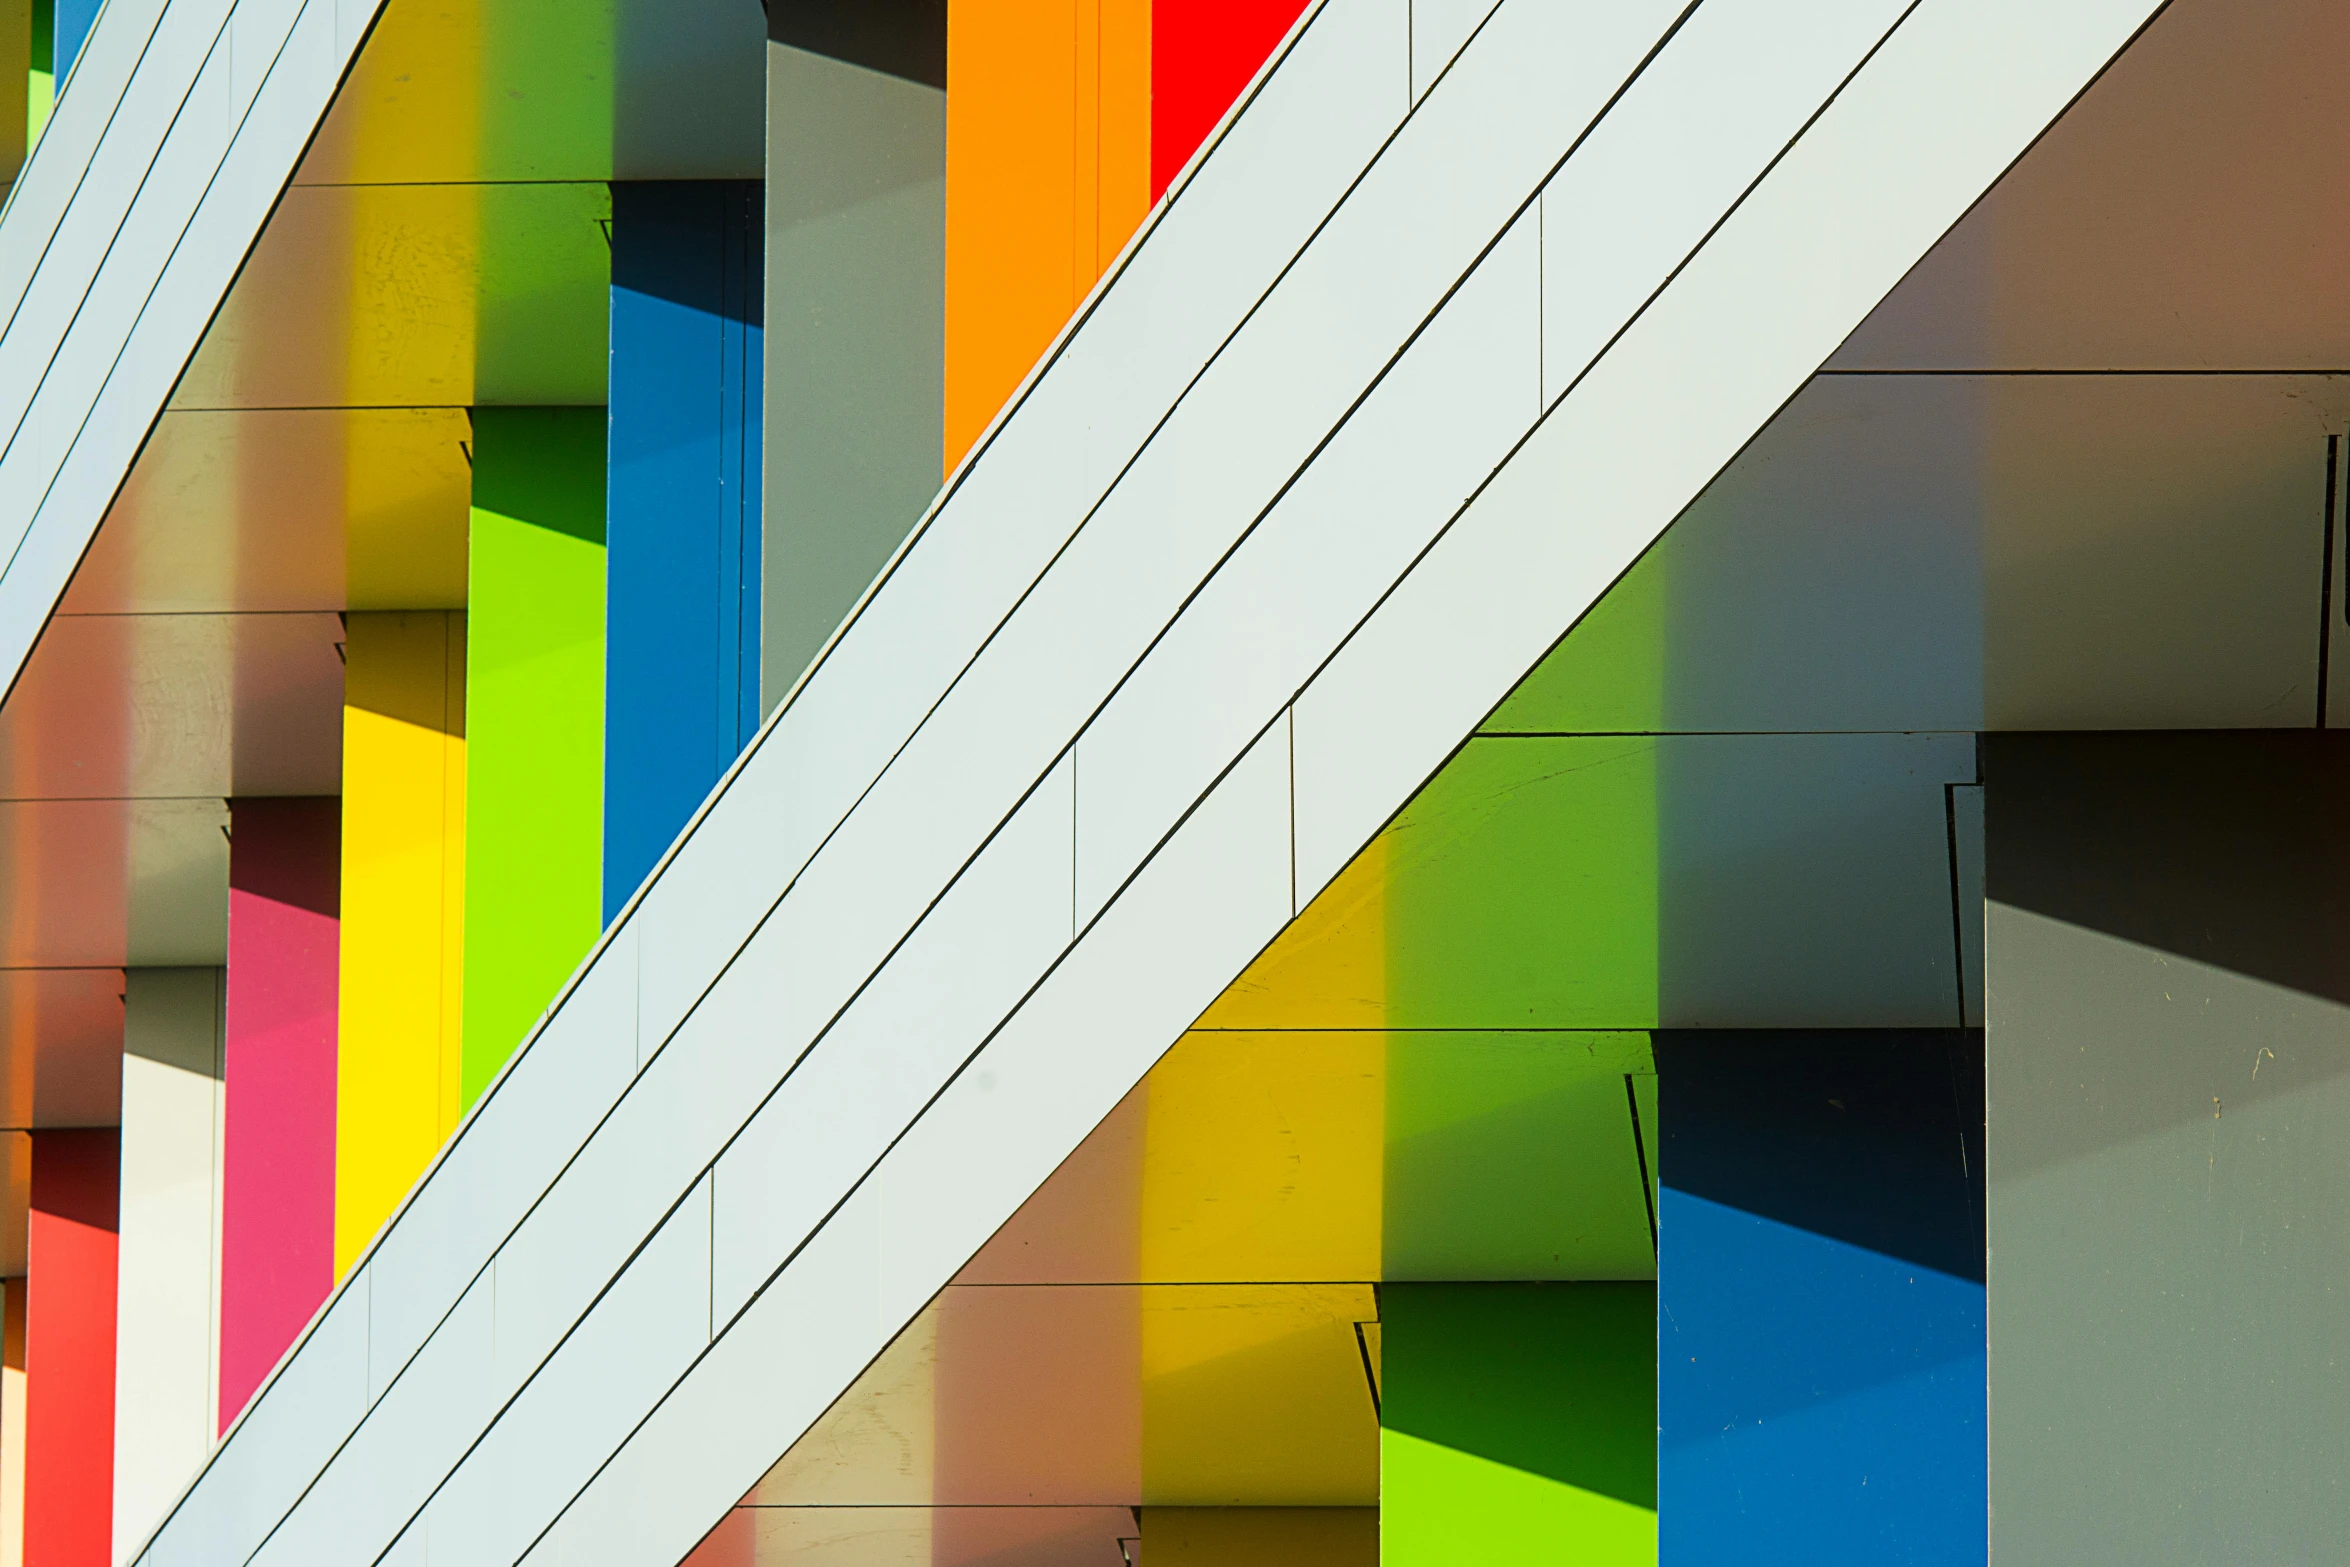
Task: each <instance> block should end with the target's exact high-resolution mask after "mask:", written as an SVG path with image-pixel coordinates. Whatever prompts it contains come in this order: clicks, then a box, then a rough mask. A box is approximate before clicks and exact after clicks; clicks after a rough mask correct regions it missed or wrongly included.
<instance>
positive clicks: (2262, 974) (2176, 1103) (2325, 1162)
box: [1984, 729, 2350, 1563]
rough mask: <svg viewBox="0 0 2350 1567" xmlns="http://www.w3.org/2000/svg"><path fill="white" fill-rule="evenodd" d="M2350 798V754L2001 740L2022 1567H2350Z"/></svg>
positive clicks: (1992, 799) (2004, 1552) (2294, 734)
mask: <svg viewBox="0 0 2350 1567" xmlns="http://www.w3.org/2000/svg"><path fill="white" fill-rule="evenodd" d="M2346 796H2350V735H2345V734H2343V733H2342V732H2341V731H2338V730H2322V731H2321V730H2306V729H2305V730H2298V731H2296V730H2286V729H2276V730H2237V731H2233V732H2212V733H2179V732H2172V733H2134V734H2133V733H2120V734H1992V735H1988V736H1986V737H1985V744H1984V799H1985V805H1986V810H1987V820H1986V823H1985V841H1986V845H1987V848H1988V864H1987V876H1986V883H1985V892H1986V894H1987V902H1986V905H1985V919H1984V926H1985V944H1984V945H1985V954H1984V978H1985V991H1986V1001H1987V1003H1988V1007H1989V1013H1988V1017H1987V1028H1986V1036H1985V1037H1986V1040H1987V1055H1988V1058H1989V1062H1988V1065H1989V1071H1988V1087H1987V1097H1988V1101H1989V1135H1988V1141H1989V1147H1988V1163H1989V1171H1990V1183H1989V1186H1990V1189H1989V1200H1988V1209H1989V1243H1990V1244H1989V1261H1990V1268H1989V1286H1990V1300H1989V1312H1988V1317H1989V1331H1990V1368H1991V1372H1990V1375H1991V1386H1990V1400H1989V1425H1990V1501H1991V1547H1992V1552H1993V1559H1994V1560H1997V1561H2000V1562H2010V1561H2013V1562H2072V1561H2129V1562H2148V1563H2153V1562H2164V1563H2169V1562H2216V1561H2263V1562H2289V1561H2322V1560H2326V1559H2328V1558H2330V1557H2334V1556H2338V1555H2339V1554H2340V1552H2341V1543H2340V1542H2341V1534H2342V1508H2341V1502H2340V1494H2341V1473H2340V1471H2341V1455H2342V1454H2343V1453H2344V1452H2346V1451H2350V1332H2346V1331H2345V1326H2344V1319H2343V1314H2342V1311H2341V1308H2340V1302H2341V1301H2342V1300H2344V1299H2345V1298H2350V1209H2346V1208H2345V1207H2344V1205H2343V1203H2342V1201H2341V1193H2342V1192H2343V1191H2344V1190H2345V1189H2346V1188H2350V1139H2345V1138H2344V1136H2343V1135H2342V1130H2343V1127H2344V1125H2345V1124H2346V1122H2350V1074H2345V1073H2344V1071H2343V1070H2342V1068H2343V1063H2344V1062H2345V1061H2346V1060H2350V966H2346V965H2345V963H2344V959H2343V954H2344V953H2345V952H2350V891H2346V889H2350V827H2346V826H2345V824H2344V820H2343V814H2342V808H2341V806H2342V801H2343V799H2344V798H2345V797H2346Z"/></svg>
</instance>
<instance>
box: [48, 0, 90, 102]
mask: <svg viewBox="0 0 2350 1567" xmlns="http://www.w3.org/2000/svg"><path fill="white" fill-rule="evenodd" d="M101 3H102V0H53V7H54V9H53V12H52V15H53V18H54V19H53V21H52V23H51V27H52V29H53V31H52V33H51V39H52V43H51V48H52V50H53V53H52V55H51V58H52V59H53V60H54V62H55V67H54V68H55V70H56V73H57V85H58V86H59V87H60V88H62V87H63V86H64V85H65V78H66V76H67V74H68V73H69V72H71V71H72V70H73V62H74V57H75V56H77V55H79V54H80V53H81V52H82V45H83V43H85V42H86V41H87V40H88V39H89V36H90V28H91V27H92V26H93V25H94V24H95V23H96V22H97V20H98V9H99V6H100V4H101Z"/></svg>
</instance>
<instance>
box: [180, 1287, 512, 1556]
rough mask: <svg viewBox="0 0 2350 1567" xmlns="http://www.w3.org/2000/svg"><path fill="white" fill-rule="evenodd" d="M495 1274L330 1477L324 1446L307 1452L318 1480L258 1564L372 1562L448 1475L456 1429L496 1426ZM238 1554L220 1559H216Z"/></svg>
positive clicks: (451, 1320) (332, 1466)
mask: <svg viewBox="0 0 2350 1567" xmlns="http://www.w3.org/2000/svg"><path fill="white" fill-rule="evenodd" d="M496 1299H497V1290H496V1270H495V1269H492V1270H491V1271H490V1272H489V1273H487V1274H484V1275H483V1276H482V1278H481V1279H480V1280H478V1281H477V1282H476V1283H475V1284H474V1286H473V1287H472V1288H471V1289H469V1290H467V1291H466V1292H465V1295H464V1298H463V1299H461V1300H459V1301H458V1302H457V1307H456V1309H455V1310H454V1311H452V1312H450V1313H449V1317H448V1320H447V1321H446V1322H443V1323H442V1324H441V1325H440V1327H439V1329H438V1330H437V1331H436V1332H435V1333H434V1334H433V1336H432V1338H431V1339H430V1340H428V1341H427V1342H426V1344H425V1346H424V1348H423V1350H421V1351H420V1352H419V1353H418V1354H417V1356H416V1359H415V1360H414V1361H412V1362H411V1363H410V1364H409V1365H408V1367H407V1369H406V1370H404V1371H402V1372H401V1373H400V1378H399V1380H398V1381H396V1382H394V1383H393V1384H392V1386H391V1390H390V1391H389V1392H387V1393H385V1394H384V1396H383V1397H382V1399H380V1400H379V1401H378V1402H377V1403H376V1405H375V1407H374V1408H373V1409H371V1410H369V1411H368V1412H367V1419H366V1420H365V1421H364V1422H362V1423H360V1425H359V1428H358V1429H357V1430H356V1431H354V1432H353V1433H352V1435H351V1439H350V1440H349V1441H348V1442H346V1443H344V1444H343V1445H342V1446H341V1447H340V1448H339V1449H335V1450H334V1456H333V1458H332V1459H331V1460H330V1461H329V1462H328V1463H327V1465H326V1467H325V1469H324V1471H323V1472H322V1471H320V1470H319V1468H318V1450H316V1449H313V1450H312V1451H311V1452H310V1453H309V1454H307V1455H305V1456H306V1457H307V1459H308V1461H307V1462H305V1463H302V1464H301V1465H300V1469H301V1471H302V1472H303V1473H304V1474H305V1475H313V1474H315V1475H316V1476H317V1480H316V1483H314V1484H313V1485H311V1487H310V1489H309V1490H308V1491H307V1492H306V1493H304V1495H303V1496H302V1499H301V1501H300V1502H298V1503H297V1504H296V1505H295V1507H294V1509H293V1511H292V1512H290V1513H288V1514H287V1515H286V1518H285V1521H284V1522H283V1523H281V1524H279V1525H278V1527H277V1529H276V1530H275V1532H273V1533H272V1534H271V1535H270V1536H269V1538H268V1540H267V1541H266V1542H265V1543H263V1544H262V1546H261V1549H260V1550H258V1551H256V1552H254V1554H253V1557H252V1560H253V1561H254V1562H255V1563H256V1564H263V1563H284V1564H285V1567H332V1564H336V1563H343V1562H351V1563H365V1562H373V1561H374V1560H375V1558H376V1556H377V1555H378V1554H379V1553H380V1552H381V1551H382V1550H383V1548H384V1546H385V1545H387V1544H388V1543H390V1541H391V1539H392V1536H393V1535H394V1534H396V1533H397V1532H398V1531H399V1529H400V1527H401V1526H402V1525H403V1524H405V1523H406V1522H407V1521H408V1519H409V1517H410V1515H411V1514H412V1513H413V1512H414V1511H415V1509H416V1508H417V1507H418V1506H420V1505H422V1503H423V1501H424V1499H425V1497H426V1495H427V1494H429V1492H430V1491H431V1488H432V1486H433V1485H434V1484H435V1483H437V1482H438V1481H439V1480H440V1478H441V1477H442V1476H443V1475H444V1474H446V1473H447V1472H448V1464H447V1462H446V1461H445V1459H443V1457H442V1455H443V1454H444V1453H445V1452H446V1451H447V1449H448V1446H449V1442H450V1437H451V1434H452V1433H453V1432H463V1433H465V1435H464V1437H463V1438H461V1441H470V1440H471V1434H472V1433H474V1432H478V1431H479V1430H481V1428H482V1427H483V1426H484V1425H485V1424H487V1423H488V1421H489V1418H490V1416H491V1414H492V1413H494V1412H495V1411H496V1409H497V1407H498V1404H499V1402H500V1400H499V1399H498V1398H497V1397H495V1396H493V1394H492V1391H491V1378H490V1340H491V1332H492V1324H493V1321H494V1304H495V1301H496ZM223 1559H233V1558H215V1560H223Z"/></svg>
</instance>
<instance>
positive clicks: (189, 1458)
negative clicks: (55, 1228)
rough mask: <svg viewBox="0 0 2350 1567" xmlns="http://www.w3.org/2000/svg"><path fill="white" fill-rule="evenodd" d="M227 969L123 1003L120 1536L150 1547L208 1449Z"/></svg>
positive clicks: (117, 1429) (180, 978)
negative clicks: (148, 1540) (147, 1541)
mask: <svg viewBox="0 0 2350 1567" xmlns="http://www.w3.org/2000/svg"><path fill="white" fill-rule="evenodd" d="M224 978H225V975H224V973H223V971H222V970H219V969H211V968H187V969H132V970H130V971H129V974H128V975H127V984H126V988H125V990H124V994H123V1060H122V1220H121V1229H120V1236H121V1242H120V1245H121V1252H120V1263H119V1282H120V1288H119V1291H118V1297H119V1298H118V1303H117V1306H116V1311H115V1362H114V1363H115V1372H116V1380H115V1403H114V1538H115V1540H116V1541H117V1542H118V1543H119V1544H120V1545H121V1546H122V1547H123V1548H125V1549H128V1548H129V1547H131V1546H133V1545H135V1544H136V1543H137V1542H138V1541H139V1540H141V1539H142V1538H144V1537H145V1535H146V1533H147V1531H148V1530H149V1529H150V1528H152V1527H153V1526H154V1525H155V1523H156V1522H157V1521H158V1520H159V1519H160V1518H161V1517H162V1515H163V1510H164V1509H165V1508H166V1507H168V1506H169V1505H170V1504H171V1500H172V1498H173V1497H174V1496H176V1495H177V1494H178V1493H179V1491H180V1488H181V1487H182V1486H184V1485H185V1484H186V1483H187V1482H188V1480H189V1479H190V1478H191V1477H193V1476H194V1474H195V1473H196V1471H197V1470H198V1469H199V1468H201V1467H202V1465H203V1463H204V1455H205V1454H206V1453H207V1452H209V1451H210V1450H211V1446H212V1438H213V1434H214V1432H215V1431H216V1430H217V1426H216V1424H215V1419H214V1410H215V1407H216V1402H217V1391H218V1384H217V1381H216V1377H215V1373H216V1371H217V1368H218V1365H219V1362H218V1360H217V1359H216V1358H215V1355H214V1345H215V1343H216V1339H215V1336H214V1325H215V1320H216V1316H217V1307H218V1300H219V1296H218V1283H219V1269H218V1259H219V1241H220V1229H219V1221H220V1173H221V1172H220V1160H219V1156H220V1132H221V1093H220V1086H221V1044H222V1040H221V1021H222V1019H221V1008H222V1003H223V997H222V994H221V992H222V986H223V980H224Z"/></svg>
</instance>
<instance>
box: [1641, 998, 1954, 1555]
mask: <svg viewBox="0 0 2350 1567" xmlns="http://www.w3.org/2000/svg"><path fill="white" fill-rule="evenodd" d="M1982 1086H1983V1072H1982V1036H1981V1035H1979V1034H1957V1033H1952V1034H1941V1033H1930V1032H1921V1033H1915V1034H1879V1033H1866V1032H1859V1031H1837V1032H1833V1033H1818V1034H1813V1033H1799V1032H1787V1033H1768V1034H1747V1033H1732V1032H1714V1033H1696V1032H1672V1033H1665V1034H1660V1035H1659V1036H1658V1037H1657V1091H1658V1111H1659V1115H1660V1117H1661V1123H1662V1128H1661V1129H1662V1147H1661V1148H1660V1149H1659V1150H1658V1155H1659V1156H1658V1171H1659V1175H1660V1177H1661V1186H1662V1191H1661V1203H1662V1207H1661V1211H1660V1213H1659V1215H1658V1222H1659V1234H1660V1237H1661V1239H1662V1242H1663V1247H1662V1253H1661V1257H1660V1268H1659V1294H1658V1314H1657V1323H1658V1340H1659V1342H1658V1353H1657V1360H1658V1366H1659V1368H1660V1369H1659V1385H1658V1398H1657V1406H1658V1408H1657V1415H1658V1427H1659V1437H1658V1449H1659V1457H1658V1465H1659V1474H1658V1485H1659V1492H1660V1496H1661V1498H1662V1501H1663V1510H1662V1519H1663V1523H1662V1534H1661V1539H1660V1549H1661V1553H1662V1558H1661V1559H1662V1561H1663V1562H1664V1563H1665V1567H1695V1564H1698V1563H1713V1562H1720V1561H1726V1560H1736V1561H1740V1562H1752V1563H1756V1564H1759V1567H1770V1564H1780V1563H1785V1564H1789V1567H1793V1564H1796V1563H1805V1564H1808V1563H1815V1562H1846V1561H1851V1562H1860V1561H1867V1562H1905V1563H1917V1564H1920V1567H1927V1564H1948V1567H1957V1564H1959V1563H1962V1562H1971V1563H1980V1562H1982V1561H1983V1559H1984V1557H1985V1554H1986V1553H1987V1552H1988V1550H1989V1548H1990V1542H1989V1538H1988V1534H1987V1528H1988V1523H1987V1500H1986V1495H1985V1483H1986V1477H1985V1459H1984V1431H1983V1407H1984V1397H1985V1386H1984V1339H1983V1332H1984V1297H1983V1234H1982V1228H1981V1220H1980V1213H1981V1209H1980V1206H1979V1203H1980V1199H1981V1194H1982V1178H1983V1137H1982V1125H1983V1122H1982Z"/></svg>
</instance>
